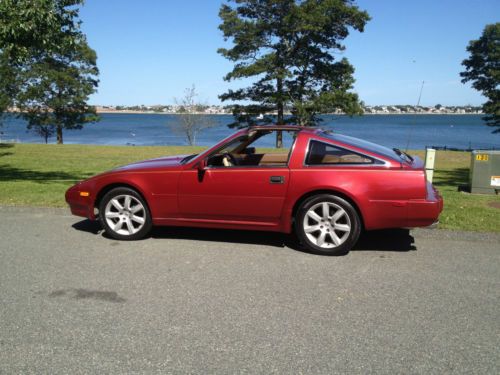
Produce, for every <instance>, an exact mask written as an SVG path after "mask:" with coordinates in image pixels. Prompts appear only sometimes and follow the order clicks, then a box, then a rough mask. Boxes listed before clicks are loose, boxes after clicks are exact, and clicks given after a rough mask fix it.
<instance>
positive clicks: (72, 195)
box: [65, 184, 95, 220]
mask: <svg viewBox="0 0 500 375" xmlns="http://www.w3.org/2000/svg"><path fill="white" fill-rule="evenodd" d="M82 191H83V189H82V188H81V186H80V184H77V185H74V186H72V187H70V188H69V189H68V190H67V191H66V195H65V198H66V203H68V205H69V208H70V210H71V213H72V214H73V215H76V216H82V217H86V218H88V219H91V220H94V219H95V214H94V197H93V196H92V193H90V194H89V196H81V195H80V193H81V192H82ZM85 191H88V190H87V189H85Z"/></svg>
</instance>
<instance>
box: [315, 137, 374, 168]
mask: <svg viewBox="0 0 500 375" xmlns="http://www.w3.org/2000/svg"><path fill="white" fill-rule="evenodd" d="M374 162H375V160H374V159H372V158H370V157H368V156H366V155H362V154H358V153H356V152H354V151H350V150H346V149H343V148H340V147H335V146H333V145H330V144H327V143H323V142H318V141H311V143H310V144H309V152H308V154H307V158H306V164H307V165H328V164H374Z"/></svg>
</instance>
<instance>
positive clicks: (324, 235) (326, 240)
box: [295, 194, 361, 255]
mask: <svg viewBox="0 0 500 375" xmlns="http://www.w3.org/2000/svg"><path fill="white" fill-rule="evenodd" d="M295 231H296V233H297V237H298V238H299V240H300V242H301V244H302V245H303V246H304V247H305V248H306V249H307V250H308V251H310V252H312V253H315V254H323V255H343V254H347V253H348V252H349V250H351V248H352V247H353V246H354V245H355V244H356V242H357V241H358V238H359V235H360V233H361V221H360V218H359V215H358V213H357V211H356V209H354V207H353V206H352V205H351V204H350V203H349V202H348V201H346V200H345V199H342V198H340V197H338V196H336V195H331V194H320V195H314V196H312V197H310V198H307V199H306V200H305V201H304V202H303V203H302V204H301V205H300V207H299V209H298V210H297V214H296V215H295Z"/></svg>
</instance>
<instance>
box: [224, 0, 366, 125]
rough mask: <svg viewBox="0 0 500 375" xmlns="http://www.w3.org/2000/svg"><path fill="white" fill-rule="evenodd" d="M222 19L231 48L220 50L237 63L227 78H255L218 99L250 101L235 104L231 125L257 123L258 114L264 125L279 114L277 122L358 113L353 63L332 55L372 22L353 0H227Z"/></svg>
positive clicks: (307, 121) (312, 120)
mask: <svg viewBox="0 0 500 375" xmlns="http://www.w3.org/2000/svg"><path fill="white" fill-rule="evenodd" d="M231 3H233V4H231ZM219 16H220V18H221V20H222V23H221V24H220V26H219V28H220V30H222V32H223V34H224V39H225V40H226V41H230V42H232V45H231V47H229V48H220V49H219V50H218V52H219V53H220V54H221V55H222V56H224V57H225V58H227V59H229V60H230V61H232V62H233V63H234V68H233V70H232V71H231V72H229V73H228V74H227V75H226V76H225V80H227V81H232V80H237V79H243V78H252V79H253V83H252V84H251V85H250V86H249V87H245V88H241V89H237V90H229V91H228V92H226V93H224V94H222V95H221V96H220V98H221V100H223V101H228V100H230V101H236V102H244V103H246V104H240V105H236V106H235V107H234V115H235V118H236V122H235V124H233V125H234V126H239V127H241V126H248V125H251V124H254V123H256V122H257V121H258V119H257V116H258V115H260V114H262V115H266V116H264V117H263V118H262V120H261V121H264V122H267V121H270V120H272V119H273V118H274V116H270V115H272V114H277V116H276V117H275V122H276V123H277V124H284V123H286V122H294V123H298V124H301V125H313V124H315V123H316V122H317V121H318V118H317V115H318V114H319V113H324V112H332V111H335V110H337V109H340V110H342V111H344V112H345V113H348V114H351V115H352V114H358V113H361V111H362V110H361V106H360V102H359V99H358V96H357V95H356V94H355V93H353V92H351V89H352V87H353V83H354V79H353V72H354V68H353V67H352V66H351V65H350V64H349V62H348V60H347V59H346V58H345V57H344V58H340V59H339V58H337V56H335V54H338V53H340V52H342V51H344V49H345V46H344V45H343V44H342V41H343V40H344V39H345V38H346V37H347V36H348V34H349V30H350V29H355V30H358V31H360V32H362V31H363V29H364V26H365V24H366V23H367V22H368V20H369V19H370V18H369V16H368V14H367V13H366V12H365V11H361V10H360V9H359V8H358V7H357V6H356V5H355V3H354V1H353V0H229V2H228V3H225V4H223V5H222V6H221V8H220V12H219ZM287 109H289V110H290V111H291V113H292V116H290V117H286V118H285V115H284V114H285V110H287Z"/></svg>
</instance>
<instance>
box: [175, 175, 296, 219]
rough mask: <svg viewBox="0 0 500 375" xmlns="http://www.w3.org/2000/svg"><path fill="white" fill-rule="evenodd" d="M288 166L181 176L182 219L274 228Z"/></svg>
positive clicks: (287, 178)
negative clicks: (257, 223) (229, 222)
mask: <svg viewBox="0 0 500 375" xmlns="http://www.w3.org/2000/svg"><path fill="white" fill-rule="evenodd" d="M289 177H290V173H289V169H288V167H287V166H275V167H273V166H246V167H245V166H234V167H209V168H206V169H205V170H202V171H200V170H198V169H197V168H193V169H189V170H185V171H183V172H182V173H181V176H180V179H179V189H178V203H179V214H180V216H181V217H183V218H188V219H189V218H190V219H203V220H209V221H210V220H214V221H232V222H234V221H237V222H254V223H255V222H260V223H263V224H265V223H268V224H272V223H274V224H276V223H277V222H278V221H279V219H280V216H281V211H282V208H283V203H284V200H285V197H286V193H287V189H288V184H289Z"/></svg>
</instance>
